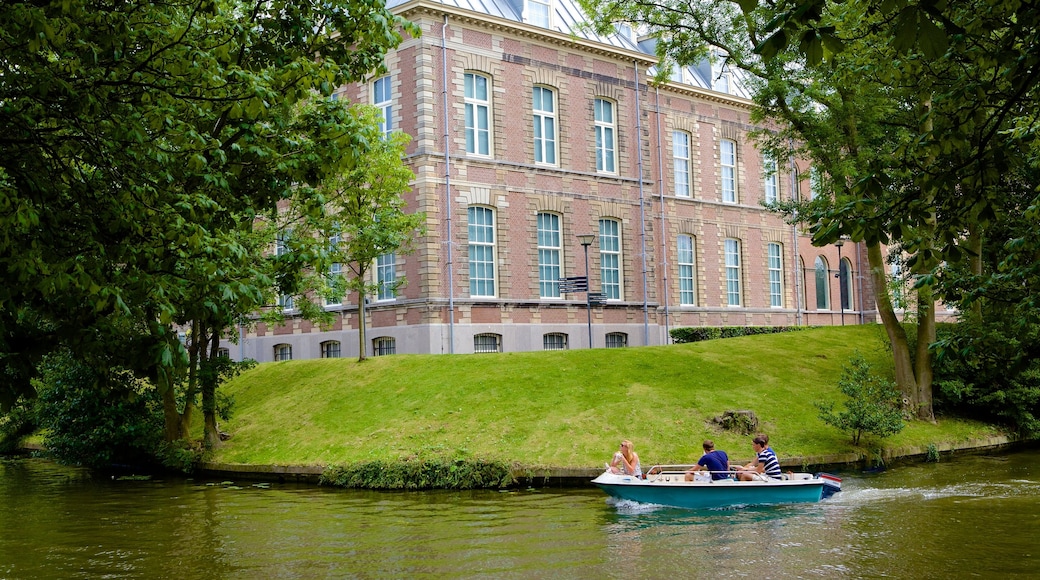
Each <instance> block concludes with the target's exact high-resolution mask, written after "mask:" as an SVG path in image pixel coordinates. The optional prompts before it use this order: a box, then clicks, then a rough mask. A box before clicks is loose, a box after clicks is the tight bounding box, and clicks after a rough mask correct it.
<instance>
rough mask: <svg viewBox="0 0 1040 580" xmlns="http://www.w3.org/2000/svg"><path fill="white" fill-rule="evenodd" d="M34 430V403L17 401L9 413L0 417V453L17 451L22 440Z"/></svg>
mask: <svg viewBox="0 0 1040 580" xmlns="http://www.w3.org/2000/svg"><path fill="white" fill-rule="evenodd" d="M35 430H36V409H35V402H34V401H24V400H22V401H19V402H18V404H16V405H15V406H14V407H12V408H11V410H10V411H8V412H7V413H5V414H3V415H0V453H12V452H14V451H17V450H18V447H19V445H21V443H22V439H23V438H24V437H26V436H28V435H32V433H33V431H35Z"/></svg>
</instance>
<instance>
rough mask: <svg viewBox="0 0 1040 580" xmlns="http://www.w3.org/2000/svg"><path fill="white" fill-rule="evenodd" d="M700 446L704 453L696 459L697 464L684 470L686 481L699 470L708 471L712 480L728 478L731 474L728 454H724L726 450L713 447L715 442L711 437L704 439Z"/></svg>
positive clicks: (691, 479)
mask: <svg viewBox="0 0 1040 580" xmlns="http://www.w3.org/2000/svg"><path fill="white" fill-rule="evenodd" d="M701 447H703V448H704V455H701V458H700V459H698V460H697V465H694V466H693V467H691V468H690V469H688V470H687V471H686V481H693V479H694V473H695V472H697V471H701V470H705V471H708V472H710V473H711V478H712V479H713V480H714V479H729V477H730V475H731V474H730V471H729V456H728V455H726V452H725V451H720V450H717V449H715V442H714V441H712V440H711V439H705V440H704V443H702V444H701Z"/></svg>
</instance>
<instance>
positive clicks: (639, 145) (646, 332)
mask: <svg viewBox="0 0 1040 580" xmlns="http://www.w3.org/2000/svg"><path fill="white" fill-rule="evenodd" d="M632 65H633V67H632V68H633V69H634V71H633V74H634V75H635V81H636V83H635V84H636V86H635V90H636V158H637V159H638V168H639V230H640V232H639V244H640V252H641V256H642V262H643V346H649V345H650V311H649V298H648V297H647V295H646V292H647V274H648V272H647V270H648V269H647V265H646V263H647V254H646V203H645V201H644V198H643V122H642V119H641V117H642V116H643V108H642V107H641V106H640V99H639V63H638V62H633V63H632Z"/></svg>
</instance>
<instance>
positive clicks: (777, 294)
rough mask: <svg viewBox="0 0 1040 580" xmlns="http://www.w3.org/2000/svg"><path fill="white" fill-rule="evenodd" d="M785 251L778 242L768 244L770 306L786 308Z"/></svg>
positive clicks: (767, 265)
mask: <svg viewBox="0 0 1040 580" xmlns="http://www.w3.org/2000/svg"><path fill="white" fill-rule="evenodd" d="M783 256H784V249H783V246H781V245H780V244H778V243H776V242H769V243H768V244H766V259H767V260H768V263H767V264H766V269H767V270H768V272H769V306H770V307H771V308H783V307H784V257H783Z"/></svg>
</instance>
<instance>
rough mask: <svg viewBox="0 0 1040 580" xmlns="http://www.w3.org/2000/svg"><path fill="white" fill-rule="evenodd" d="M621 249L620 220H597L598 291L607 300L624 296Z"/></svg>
mask: <svg viewBox="0 0 1040 580" xmlns="http://www.w3.org/2000/svg"><path fill="white" fill-rule="evenodd" d="M621 251H622V247H621V222H620V221H618V220H615V219H601V220H599V280H600V292H602V293H603V295H604V296H606V299H607V300H621V299H622V297H623V296H624V291H623V290H624V289H623V288H622V277H621V271H622V264H624V262H623V261H622V259H621V258H622V256H621Z"/></svg>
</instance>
